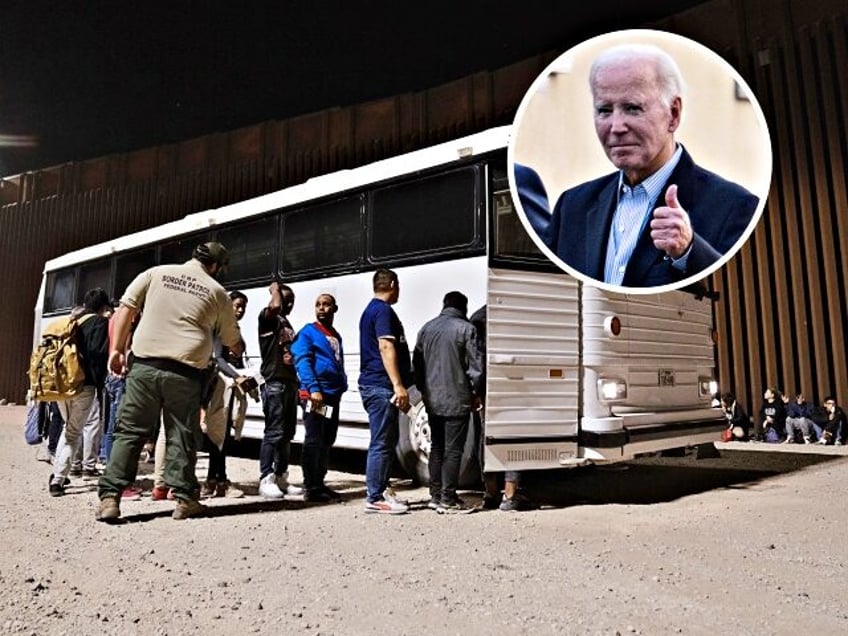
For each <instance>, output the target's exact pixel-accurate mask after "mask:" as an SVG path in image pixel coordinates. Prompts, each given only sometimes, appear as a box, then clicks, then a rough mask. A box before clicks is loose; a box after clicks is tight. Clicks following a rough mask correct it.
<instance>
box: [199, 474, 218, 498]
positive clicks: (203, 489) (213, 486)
mask: <svg viewBox="0 0 848 636" xmlns="http://www.w3.org/2000/svg"><path fill="white" fill-rule="evenodd" d="M217 492H218V482H217V481H215V480H214V479H210V480H207V481H204V482H203V484H201V486H200V498H201V499H209V498H210V497H214V496H215V495H216V493H217Z"/></svg>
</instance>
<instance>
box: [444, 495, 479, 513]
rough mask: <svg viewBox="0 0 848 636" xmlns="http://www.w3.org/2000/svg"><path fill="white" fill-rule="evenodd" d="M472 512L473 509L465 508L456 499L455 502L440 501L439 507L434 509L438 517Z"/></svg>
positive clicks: (463, 503)
mask: <svg viewBox="0 0 848 636" xmlns="http://www.w3.org/2000/svg"><path fill="white" fill-rule="evenodd" d="M473 510H474V508H469V507H468V506H466V505H465V502H464V501H462V499H457V500H456V501H442V502H440V503H439V507H438V508H436V512H438V513H439V514H440V515H456V514H462V513H466V512H472V511H473Z"/></svg>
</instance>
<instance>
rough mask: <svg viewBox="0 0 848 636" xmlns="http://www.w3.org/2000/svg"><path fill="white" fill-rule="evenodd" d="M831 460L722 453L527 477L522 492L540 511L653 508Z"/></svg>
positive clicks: (653, 458)
mask: <svg viewBox="0 0 848 636" xmlns="http://www.w3.org/2000/svg"><path fill="white" fill-rule="evenodd" d="M834 460H844V458H842V457H838V456H832V455H797V454H791V453H776V452H775V453H769V452H763V453H747V452H739V451H722V452H721V453H720V455H719V456H718V457H710V458H706V459H697V458H696V456H695V454H694V453H692V454H687V455H686V456H684V457H650V458H642V459H637V460H633V461H630V462H624V463H621V464H614V465H611V466H609V467H603V466H594V467H586V468H578V469H573V470H554V471H531V472H526V473H524V474H523V475H522V479H523V486H524V488H525V489H526V491H527V492H528V494H529V495H530V497H531V498H532V499H533V500H534V502H535V503H537V504H539V505H541V506H543V507H544V506H551V507H557V508H562V507H568V506H575V505H604V504H654V503H661V502H668V501H673V500H675V499H679V498H680V497H686V496H688V495H694V494H698V493H702V492H707V491H710V490H715V489H717V488H740V489H744V488H750V487H752V486H755V485H758V484H761V483H762V482H763V481H764V480H767V479H768V478H770V477H774V476H776V475H782V474H786V473H790V472H793V471H797V470H802V469H804V468H806V467H808V466H813V465H816V464H821V463H823V462H829V461H834Z"/></svg>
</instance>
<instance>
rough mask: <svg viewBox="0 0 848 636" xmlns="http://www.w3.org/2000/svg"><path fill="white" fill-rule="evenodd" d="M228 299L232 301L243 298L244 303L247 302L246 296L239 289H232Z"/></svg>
mask: <svg viewBox="0 0 848 636" xmlns="http://www.w3.org/2000/svg"><path fill="white" fill-rule="evenodd" d="M230 300H232V301H236V300H243V301H244V302H245V303H246V302H247V296H245V295H244V293H243V292H240V291H239V290H237V289H234V290H233V291H231V292H230Z"/></svg>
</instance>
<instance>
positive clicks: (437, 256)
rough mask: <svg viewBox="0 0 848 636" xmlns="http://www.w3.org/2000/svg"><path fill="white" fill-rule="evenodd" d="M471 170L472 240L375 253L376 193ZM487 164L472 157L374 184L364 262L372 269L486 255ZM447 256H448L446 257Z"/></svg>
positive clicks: (369, 199)
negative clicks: (386, 255)
mask: <svg viewBox="0 0 848 636" xmlns="http://www.w3.org/2000/svg"><path fill="white" fill-rule="evenodd" d="M463 171H470V172H471V173H472V183H473V197H474V201H473V208H474V219H473V229H472V236H471V240H470V241H469V242H467V243H464V244H458V245H451V246H447V247H439V248H433V249H425V250H419V251H407V252H403V253H400V254H393V255H391V256H388V257H376V256H374V253H373V252H374V225H375V223H374V216H373V215H374V196H373V195H374V194H375V193H377V192H379V191H381V190H387V189H390V188H396V187H402V186H406V185H409V184H412V183H416V182H422V181H426V180H428V179H435V178H437V177H446V176H448V175H450V174H452V173H458V172H463ZM484 176H485V170H484V165H483V164H482V163H481V162H480V161H479V160H476V158H475V161H471V162H468V163H465V164H459V165H451V166H450V168H448V169H447V170H446V169H445V167H444V166H440V167H436V168H433V169H432V170H427V171H426V172H422V173H420V174H418V175H417V176H416V177H415V178H412V179H410V178H406V179H403V180H395V181H391V182H385V183H378V184H374V186H373V187H371V188H369V190H368V191H367V202H366V211H365V219H364V226H363V229H364V231H365V250H366V254H365V262H366V264H367V265H369V266H370V269H376V268H379V267H386V266H391V267H402V266H409V265H418V264H423V263H430V262H434V261H443V260H455V259H459V258H468V257H472V256H483V255H485V254H486V231H487V228H486V226H487V223H486V206H487V204H486V198H487V197H486V196H485V193H486V190H487V189H486V187H485V183H484V181H483V180H484ZM446 257H447V258H446Z"/></svg>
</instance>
